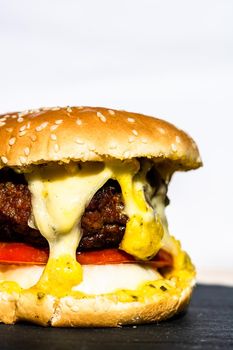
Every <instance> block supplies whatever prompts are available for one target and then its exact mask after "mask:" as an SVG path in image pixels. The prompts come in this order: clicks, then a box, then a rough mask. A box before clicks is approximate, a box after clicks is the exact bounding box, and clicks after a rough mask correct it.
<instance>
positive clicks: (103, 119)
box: [97, 112, 107, 123]
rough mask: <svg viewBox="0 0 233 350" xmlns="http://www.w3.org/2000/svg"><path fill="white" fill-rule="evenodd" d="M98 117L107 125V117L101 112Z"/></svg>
mask: <svg viewBox="0 0 233 350" xmlns="http://www.w3.org/2000/svg"><path fill="white" fill-rule="evenodd" d="M97 117H98V118H100V120H101V121H102V122H103V123H105V122H106V120H107V119H106V117H105V116H104V115H103V114H102V113H101V112H97Z"/></svg>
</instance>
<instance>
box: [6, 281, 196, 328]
mask: <svg viewBox="0 0 233 350" xmlns="http://www.w3.org/2000/svg"><path fill="white" fill-rule="evenodd" d="M193 284H194V281H190V284H189V285H188V286H186V287H185V288H184V289H183V290H179V291H177V293H176V294H172V295H170V294H166V293H164V294H163V295H161V293H160V294H155V295H154V297H153V298H150V299H148V300H145V302H117V301H114V300H112V299H110V298H109V297H107V296H96V297H93V298H84V299H75V298H72V297H65V298H61V299H56V298H55V297H53V296H51V295H47V296H45V297H44V298H43V299H42V300H38V298H37V297H36V295H35V294H32V293H31V292H30V291H25V293H23V294H20V295H17V294H15V295H14V296H12V295H10V294H7V293H2V294H0V322H4V323H7V324H12V323H15V322H17V321H25V320H26V321H30V322H33V323H37V324H40V325H43V326H50V325H51V326H54V327H96V326H98V327H117V326H121V325H125V324H141V323H150V322H155V321H162V320H165V319H167V318H169V317H172V316H173V315H175V314H177V313H179V312H181V311H183V310H184V309H185V308H186V307H187V305H188V303H189V300H190V297H191V294H192V288H193Z"/></svg>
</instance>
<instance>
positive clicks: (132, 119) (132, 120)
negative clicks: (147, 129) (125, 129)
mask: <svg viewBox="0 0 233 350" xmlns="http://www.w3.org/2000/svg"><path fill="white" fill-rule="evenodd" d="M127 120H128V122H129V123H134V122H135V119H134V118H127Z"/></svg>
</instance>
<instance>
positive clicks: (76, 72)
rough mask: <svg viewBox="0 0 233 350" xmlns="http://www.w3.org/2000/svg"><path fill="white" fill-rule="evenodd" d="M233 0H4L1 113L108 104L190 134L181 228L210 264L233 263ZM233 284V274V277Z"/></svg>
mask: <svg viewBox="0 0 233 350" xmlns="http://www.w3.org/2000/svg"><path fill="white" fill-rule="evenodd" d="M232 104H233V1H231V0H229V1H227V0H225V1H224V0H219V1H214V0H195V1H189V0H176V1H174V0H161V1H156V0H116V1H111V0H98V1H95V0H93V1H91V0H82V1H81V0H40V1H34V0H20V1H18V0H15V1H14V0H13V1H12V0H0V112H1V113H5V112H8V111H15V110H24V109H28V108H34V107H35V108H36V107H40V106H56V105H93V106H98V105H99V106H108V107H112V108H119V109H126V110H130V111H136V112H142V113H145V114H151V115H155V116H160V117H162V118H165V119H167V120H169V121H170V122H173V123H174V124H176V125H177V126H179V127H181V128H183V129H184V130H186V131H188V132H189V133H190V134H191V135H192V136H193V137H194V139H195V140H196V141H197V143H198V144H199V146H200V151H201V155H202V157H203V161H204V165H205V166H204V168H202V169H200V170H198V171H193V172H190V173H185V174H184V173H182V174H177V175H176V176H175V177H174V179H173V181H172V184H171V186H170V191H169V196H170V198H171V205H170V208H169V209H168V210H167V214H168V219H169V222H170V230H171V232H172V233H173V234H174V235H176V237H178V238H179V239H180V240H181V241H182V243H183V247H184V248H185V249H187V250H188V251H189V252H190V254H191V255H192V258H193V260H194V262H195V263H196V264H197V266H198V267H199V268H200V269H212V270H213V271H216V270H221V269H225V270H227V269H232V270H233V229H232V218H233V206H232V201H233V186H232V180H233V176H232V175H233V166H232V145H233V138H232V134H233V121H232V118H233V107H232ZM232 281H233V277H232Z"/></svg>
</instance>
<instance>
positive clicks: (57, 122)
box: [54, 119, 63, 125]
mask: <svg viewBox="0 0 233 350" xmlns="http://www.w3.org/2000/svg"><path fill="white" fill-rule="evenodd" d="M62 122H63V120H62V119H57V120H55V122H54V123H55V124H57V125H59V124H61V123H62Z"/></svg>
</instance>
